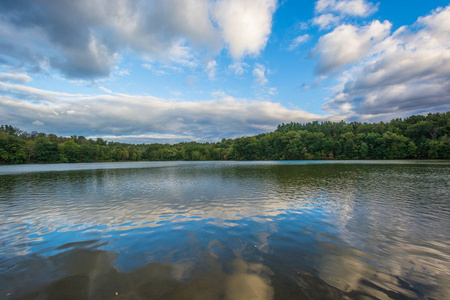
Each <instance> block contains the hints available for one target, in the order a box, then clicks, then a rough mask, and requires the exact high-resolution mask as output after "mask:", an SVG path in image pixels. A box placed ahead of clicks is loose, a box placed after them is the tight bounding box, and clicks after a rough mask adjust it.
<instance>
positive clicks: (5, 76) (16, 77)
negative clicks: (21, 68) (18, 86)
mask: <svg viewBox="0 0 450 300" xmlns="http://www.w3.org/2000/svg"><path fill="white" fill-rule="evenodd" d="M0 81H11V82H17V83H27V82H30V81H31V77H30V76H28V75H26V74H21V73H0Z"/></svg>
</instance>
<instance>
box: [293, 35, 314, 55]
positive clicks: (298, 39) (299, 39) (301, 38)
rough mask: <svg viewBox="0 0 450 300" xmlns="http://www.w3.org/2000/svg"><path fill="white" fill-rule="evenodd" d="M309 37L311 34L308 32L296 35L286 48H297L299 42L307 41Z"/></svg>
mask: <svg viewBox="0 0 450 300" xmlns="http://www.w3.org/2000/svg"><path fill="white" fill-rule="evenodd" d="M310 38H311V36H310V35H309V34H302V35H299V36H297V37H296V38H295V39H293V40H292V42H291V44H290V45H289V47H288V50H289V51H294V50H295V49H297V48H298V46H300V44H303V43H305V42H307V41H308V40H309V39H310Z"/></svg>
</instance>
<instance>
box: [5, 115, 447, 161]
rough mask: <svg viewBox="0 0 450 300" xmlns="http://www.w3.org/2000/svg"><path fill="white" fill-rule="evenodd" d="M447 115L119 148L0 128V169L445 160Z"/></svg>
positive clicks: (298, 126) (313, 125)
mask: <svg viewBox="0 0 450 300" xmlns="http://www.w3.org/2000/svg"><path fill="white" fill-rule="evenodd" d="M449 136H450V112H446V113H436V114H428V115H427V116H422V115H414V116H410V117H408V118H405V119H400V118H399V119H394V120H392V121H390V122H386V123H385V122H380V123H361V122H350V123H347V122H344V121H341V122H329V121H326V122H318V121H314V122H310V123H295V122H291V123H288V124H281V125H278V128H277V129H276V130H275V131H274V132H270V133H263V134H259V135H256V136H252V137H240V138H236V139H222V141H220V142H217V143H208V142H206V143H197V142H183V143H177V144H158V143H155V144H125V143H118V142H107V141H104V140H103V139H101V138H97V139H96V140H93V139H86V138H85V137H84V136H76V135H73V136H71V137H58V136H56V135H54V134H45V133H38V132H36V131H33V132H31V133H28V132H25V131H21V130H20V129H18V128H15V127H13V126H11V125H2V126H0V164H22V163H75V162H107V161H142V160H151V161H160V160H313V159H318V160H319V159H450V137H449Z"/></svg>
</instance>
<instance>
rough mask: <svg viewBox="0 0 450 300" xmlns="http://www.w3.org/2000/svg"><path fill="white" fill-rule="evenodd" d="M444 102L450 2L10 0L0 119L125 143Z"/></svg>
mask: <svg viewBox="0 0 450 300" xmlns="http://www.w3.org/2000/svg"><path fill="white" fill-rule="evenodd" d="M446 111H450V4H449V2H448V1H441V0H432V1H422V0H389V1H388V0H381V1H369V0H318V1H304V0H116V1H115V0H77V1H72V0H35V1H28V0H2V1H0V124H9V125H13V126H15V127H18V128H20V129H21V130H24V131H28V132H31V131H38V132H45V133H54V134H57V135H58V136H71V135H83V136H85V137H88V138H94V139H95V138H97V137H101V138H103V139H106V140H108V141H120V142H127V143H153V142H159V143H175V142H181V141H197V142H206V141H210V142H215V141H220V140H221V139H222V138H236V137H241V136H251V135H255V134H259V133H264V132H270V131H273V130H274V129H276V127H277V125H278V124H281V123H289V122H302V123H303V122H310V121H314V120H317V121H340V120H345V121H349V122H350V121H360V122H379V121H389V120H391V119H393V118H405V117H408V116H410V115H413V114H428V113H436V112H446Z"/></svg>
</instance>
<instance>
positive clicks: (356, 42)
mask: <svg viewBox="0 0 450 300" xmlns="http://www.w3.org/2000/svg"><path fill="white" fill-rule="evenodd" d="M391 26H392V24H391V23H389V22H388V21H384V22H383V23H380V22H379V21H378V20H375V21H373V22H372V23H371V24H370V25H367V26H364V27H356V26H353V25H341V26H339V27H337V28H335V29H334V30H333V31H332V32H330V33H328V34H326V35H324V36H322V37H321V38H320V39H319V42H318V44H317V45H316V48H315V53H317V54H318V55H319V61H318V64H317V68H316V72H317V73H318V74H326V73H329V72H332V71H334V70H335V69H336V68H338V67H341V66H344V65H346V64H349V63H353V62H357V61H359V60H360V59H362V58H363V57H364V56H365V55H367V54H368V53H369V51H370V49H371V47H372V46H373V45H375V44H376V43H377V42H380V41H381V40H383V39H384V38H385V37H387V36H388V35H389V33H390V29H391Z"/></svg>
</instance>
